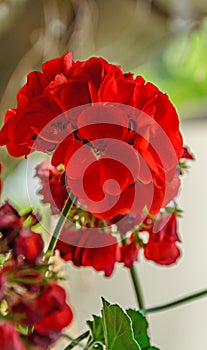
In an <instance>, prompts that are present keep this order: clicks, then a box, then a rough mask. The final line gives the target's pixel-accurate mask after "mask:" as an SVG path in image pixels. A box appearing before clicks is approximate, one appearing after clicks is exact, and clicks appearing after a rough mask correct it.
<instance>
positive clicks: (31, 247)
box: [13, 227, 44, 265]
mask: <svg viewBox="0 0 207 350" xmlns="http://www.w3.org/2000/svg"><path fill="white" fill-rule="evenodd" d="M43 248H44V241H43V239H42V237H41V235H40V234H39V233H35V232H32V231H31V229H30V228H29V227H23V228H22V229H21V231H20V233H19V236H18V237H17V238H16V240H15V243H14V252H13V255H14V256H16V257H18V255H22V256H23V257H24V262H25V263H28V264H29V265H33V264H36V263H37V262H38V260H40V259H39V258H40V257H41V256H42V253H43Z"/></svg>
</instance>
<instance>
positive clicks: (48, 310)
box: [35, 282, 73, 337]
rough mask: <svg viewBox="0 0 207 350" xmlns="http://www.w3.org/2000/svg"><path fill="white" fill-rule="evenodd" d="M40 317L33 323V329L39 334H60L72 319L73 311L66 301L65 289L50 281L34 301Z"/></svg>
mask: <svg viewBox="0 0 207 350" xmlns="http://www.w3.org/2000/svg"><path fill="white" fill-rule="evenodd" d="M35 304H36V307H37V308H38V310H39V311H40V314H41V318H40V320H39V321H38V322H36V323H35V331H37V332H38V333H39V334H41V335H46V336H51V337H52V335H53V334H54V333H58V334H60V332H61V331H62V329H63V328H65V327H66V326H68V325H69V324H70V323H71V321H72V319H73V312H72V310H71V308H70V306H69V305H68V304H67V303H66V293H65V290H64V289H63V288H62V287H60V286H58V285H57V284H56V283H54V282H51V283H50V284H49V285H48V286H46V287H45V288H44V290H43V292H42V293H41V294H40V295H39V296H38V298H37V299H36V301H35Z"/></svg>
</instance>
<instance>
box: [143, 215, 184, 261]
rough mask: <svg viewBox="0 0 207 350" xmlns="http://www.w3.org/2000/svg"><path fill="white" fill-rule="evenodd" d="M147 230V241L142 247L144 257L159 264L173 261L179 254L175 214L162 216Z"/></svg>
mask: <svg viewBox="0 0 207 350" xmlns="http://www.w3.org/2000/svg"><path fill="white" fill-rule="evenodd" d="M148 232H149V241H148V243H147V244H146V245H145V247H144V256H145V258H146V259H148V260H152V261H154V262H156V263H157V264H160V265H170V264H173V263H175V262H176V261H177V259H178V258H179V256H180V250H179V248H178V246H177V243H178V242H179V241H180V239H179V236H178V232H177V217H176V215H170V214H169V215H165V216H163V217H162V218H161V219H160V220H158V221H157V222H156V223H155V224H154V225H152V226H151V227H150V228H149V229H148Z"/></svg>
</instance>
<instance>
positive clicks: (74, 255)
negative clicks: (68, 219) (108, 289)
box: [56, 228, 120, 277]
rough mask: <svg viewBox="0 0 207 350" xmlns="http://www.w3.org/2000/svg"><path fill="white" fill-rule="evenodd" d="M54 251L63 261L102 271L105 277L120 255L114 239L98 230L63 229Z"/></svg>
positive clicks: (109, 273)
mask: <svg viewBox="0 0 207 350" xmlns="http://www.w3.org/2000/svg"><path fill="white" fill-rule="evenodd" d="M56 249H58V250H59V252H60V256H61V257H62V258H63V259H64V260H65V261H72V262H73V264H74V265H75V266H91V267H93V268H94V269H95V270H97V271H104V273H105V276H107V277H108V276H110V275H111V274H112V272H113V269H114V265H115V263H116V261H118V260H119V255H120V248H119V245H118V242H117V240H116V238H115V237H113V236H112V235H111V234H110V233H105V232H104V231H103V230H100V229H93V230H91V229H85V228H84V229H80V230H78V231H76V230H72V229H64V230H63V232H62V233H61V235H60V238H59V240H58V242H57V245H56Z"/></svg>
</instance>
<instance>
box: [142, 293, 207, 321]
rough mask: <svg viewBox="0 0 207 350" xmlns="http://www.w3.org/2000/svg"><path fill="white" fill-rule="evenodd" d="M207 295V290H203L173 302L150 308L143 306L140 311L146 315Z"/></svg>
mask: <svg viewBox="0 0 207 350" xmlns="http://www.w3.org/2000/svg"><path fill="white" fill-rule="evenodd" d="M206 295H207V290H203V291H201V292H198V293H195V294H191V295H189V296H187V297H185V298H182V299H177V300H175V301H172V302H171V303H167V304H164V305H159V306H155V307H151V308H148V309H144V308H142V309H141V310H140V311H141V312H142V314H144V315H146V314H151V313H153V312H158V311H162V310H167V309H170V308H172V307H175V306H177V305H180V304H184V303H186V302H188V301H192V300H194V299H197V298H201V297H203V296H206Z"/></svg>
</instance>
